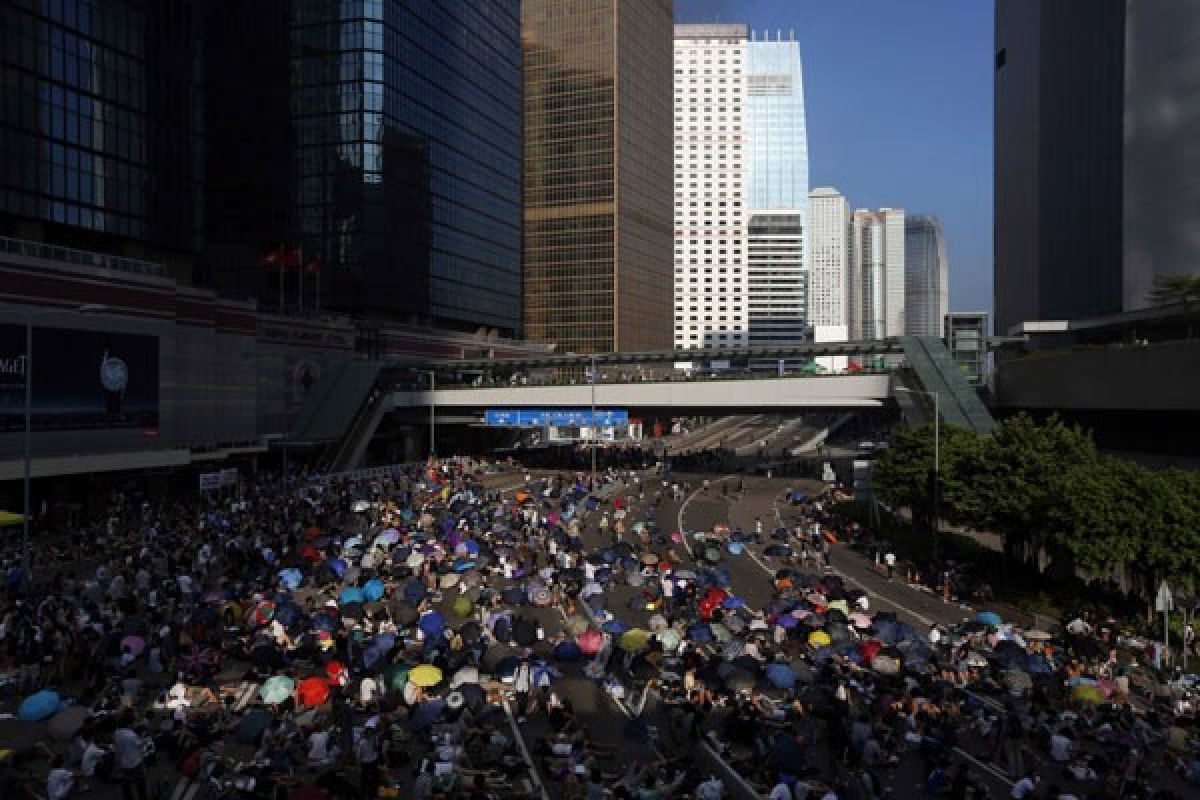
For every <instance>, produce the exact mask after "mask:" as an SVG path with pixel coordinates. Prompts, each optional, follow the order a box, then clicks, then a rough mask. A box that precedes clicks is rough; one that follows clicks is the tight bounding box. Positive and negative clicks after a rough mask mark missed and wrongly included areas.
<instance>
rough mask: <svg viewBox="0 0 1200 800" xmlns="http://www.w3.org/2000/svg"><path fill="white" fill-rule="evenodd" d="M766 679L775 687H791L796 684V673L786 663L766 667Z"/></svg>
mask: <svg viewBox="0 0 1200 800" xmlns="http://www.w3.org/2000/svg"><path fill="white" fill-rule="evenodd" d="M767 681H768V682H769V683H770V684H771V685H772V686H774V687H775V688H776V689H791V688H793V687H794V686H795V685H796V673H795V672H793V671H792V668H791V667H789V666H788V665H787V664H771V665H770V666H768V667H767Z"/></svg>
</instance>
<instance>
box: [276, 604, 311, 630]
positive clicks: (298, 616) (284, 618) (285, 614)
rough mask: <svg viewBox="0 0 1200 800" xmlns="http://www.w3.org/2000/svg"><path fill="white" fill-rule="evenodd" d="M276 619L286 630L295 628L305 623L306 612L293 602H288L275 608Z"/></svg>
mask: <svg viewBox="0 0 1200 800" xmlns="http://www.w3.org/2000/svg"><path fill="white" fill-rule="evenodd" d="M275 619H277V620H279V624H280V625H282V626H283V627H285V628H289V629H290V628H294V627H296V626H297V625H299V624H300V623H301V622H303V621H304V611H303V610H301V608H300V606H298V605H296V604H295V603H293V602H292V601H290V600H286V601H284V602H282V603H279V604H278V605H276V606H275Z"/></svg>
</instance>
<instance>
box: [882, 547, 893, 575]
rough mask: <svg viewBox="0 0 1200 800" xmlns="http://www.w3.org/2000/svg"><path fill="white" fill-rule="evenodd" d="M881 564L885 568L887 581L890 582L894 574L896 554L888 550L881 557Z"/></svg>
mask: <svg viewBox="0 0 1200 800" xmlns="http://www.w3.org/2000/svg"><path fill="white" fill-rule="evenodd" d="M883 563H884V566H886V567H887V579H888V580H889V581H890V580H891V579H892V576H893V575H895V574H896V554H895V553H893V552H892V551H891V550H888V551H887V553H886V554H884V556H883Z"/></svg>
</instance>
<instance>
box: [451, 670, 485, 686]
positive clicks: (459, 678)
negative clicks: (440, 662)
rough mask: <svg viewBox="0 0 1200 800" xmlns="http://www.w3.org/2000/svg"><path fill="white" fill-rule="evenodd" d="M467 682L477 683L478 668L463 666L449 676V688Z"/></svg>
mask: <svg viewBox="0 0 1200 800" xmlns="http://www.w3.org/2000/svg"><path fill="white" fill-rule="evenodd" d="M467 683H479V670H478V669H477V668H475V667H463V668H462V669H460V670H459V671H458V672H456V673H454V674H453V675H452V676H451V677H450V688H451V689H457V688H458V687H460V686H462V685H463V684H467Z"/></svg>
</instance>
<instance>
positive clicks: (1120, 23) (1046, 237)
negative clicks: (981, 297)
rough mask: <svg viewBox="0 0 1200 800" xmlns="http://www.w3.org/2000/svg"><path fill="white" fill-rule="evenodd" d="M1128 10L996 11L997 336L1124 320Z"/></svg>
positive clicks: (1065, 1)
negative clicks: (1032, 327) (1056, 323)
mask: <svg viewBox="0 0 1200 800" xmlns="http://www.w3.org/2000/svg"><path fill="white" fill-rule="evenodd" d="M1131 5H1133V4H1131ZM1150 5H1156V4H1153V3H1152V4H1150ZM1184 5H1187V4H1184ZM1125 8H1126V4H1125V3H1123V2H1119V0H1114V1H1113V2H1102V3H1096V2H1092V1H1091V0H1052V1H1051V0H998V2H997V3H996V56H995V58H996V73H995V75H996V79H995V88H996V90H995V129H996V130H995V142H996V144H995V162H996V163H995V173H996V183H995V278H994V280H995V302H996V316H995V319H996V329H997V330H998V331H1000V332H1004V331H1006V330H1007V329H1008V328H1009V327H1011V326H1012V325H1015V324H1018V323H1020V322H1022V321H1024V320H1037V319H1070V318H1074V317H1086V316H1093V315H1098V314H1106V313H1112V312H1115V311H1119V310H1121V291H1122V277H1121V252H1122V233H1121V222H1122V212H1121V193H1122V189H1121V184H1122V166H1121V137H1122V92H1123V89H1122V73H1123V63H1124V53H1125V31H1124V19H1125ZM1192 171H1193V172H1194V170H1192Z"/></svg>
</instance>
